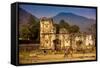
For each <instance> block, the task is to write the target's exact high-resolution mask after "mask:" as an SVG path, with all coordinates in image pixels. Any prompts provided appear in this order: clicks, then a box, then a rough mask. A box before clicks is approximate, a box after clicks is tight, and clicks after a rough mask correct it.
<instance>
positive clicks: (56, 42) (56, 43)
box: [53, 39, 61, 51]
mask: <svg viewBox="0 0 100 68" xmlns="http://www.w3.org/2000/svg"><path fill="white" fill-rule="evenodd" d="M53 44H54V50H56V51H59V50H60V49H61V40H59V39H55V40H53Z"/></svg>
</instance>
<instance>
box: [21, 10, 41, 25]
mask: <svg viewBox="0 0 100 68" xmlns="http://www.w3.org/2000/svg"><path fill="white" fill-rule="evenodd" d="M30 19H34V20H36V21H39V19H38V18H37V17H35V16H34V15H32V14H31V13H29V12H27V11H25V10H24V9H22V8H19V24H20V25H23V24H24V25H25V24H29V23H31V22H29V20H30Z"/></svg>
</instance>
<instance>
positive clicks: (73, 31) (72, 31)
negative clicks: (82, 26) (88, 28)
mask: <svg viewBox="0 0 100 68" xmlns="http://www.w3.org/2000/svg"><path fill="white" fill-rule="evenodd" d="M69 32H70V33H77V32H79V27H78V26H77V25H72V26H70V30H69Z"/></svg>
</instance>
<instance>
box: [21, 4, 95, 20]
mask: <svg viewBox="0 0 100 68" xmlns="http://www.w3.org/2000/svg"><path fill="white" fill-rule="evenodd" d="M20 7H21V8H23V9H24V10H26V11H28V12H30V13H31V14H33V15H35V16H36V17H38V18H40V17H52V16H55V15H56V14H58V13H61V12H66V13H74V14H77V15H80V16H84V17H87V18H92V19H96V9H94V8H82V7H81V8H79V7H56V6H43V5H42V6H40V5H25V4H22V5H20Z"/></svg>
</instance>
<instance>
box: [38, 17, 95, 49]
mask: <svg viewBox="0 0 100 68" xmlns="http://www.w3.org/2000/svg"><path fill="white" fill-rule="evenodd" d="M56 30H57V29H56V27H55V23H54V21H53V19H51V18H46V17H43V18H41V19H40V48H41V49H55V48H59V49H64V48H66V47H69V46H72V47H73V48H76V47H77V41H79V40H81V41H82V45H84V46H88V45H93V44H94V42H93V38H92V35H85V36H84V35H83V34H80V36H79V35H77V34H76V36H75V37H74V38H72V36H71V35H70V34H69V33H68V31H67V30H66V29H65V28H60V29H59V32H58V33H57V32H56Z"/></svg>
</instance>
